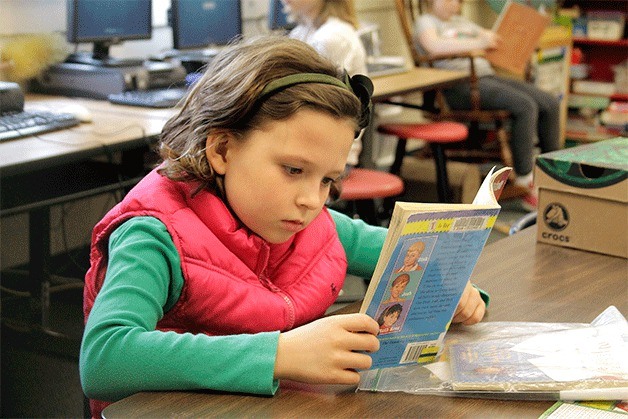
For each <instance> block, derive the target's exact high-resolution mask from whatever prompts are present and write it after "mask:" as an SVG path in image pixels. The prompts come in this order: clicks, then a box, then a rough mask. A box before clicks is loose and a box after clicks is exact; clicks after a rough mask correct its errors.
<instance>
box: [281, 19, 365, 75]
mask: <svg viewBox="0 0 628 419" xmlns="http://www.w3.org/2000/svg"><path fill="white" fill-rule="evenodd" d="M290 37H291V38H294V39H298V40H300V41H303V42H305V43H307V44H309V45H311V46H312V47H314V49H315V50H316V51H318V52H319V53H320V54H321V55H322V56H324V57H326V58H328V59H330V60H331V61H333V62H334V63H337V64H338V65H339V66H342V67H344V68H345V69H346V70H347V73H349V75H351V76H352V75H354V74H366V51H365V49H364V45H363V44H362V41H360V37H359V36H358V33H357V31H356V30H355V28H354V27H353V26H352V25H350V24H349V23H347V22H345V21H342V20H340V19H338V18H337V17H330V18H328V19H327V21H326V22H325V23H323V24H322V25H321V26H320V27H319V28H314V27H313V26H309V25H303V24H302V25H298V26H297V27H295V28H294V29H293V30H292V31H291V32H290Z"/></svg>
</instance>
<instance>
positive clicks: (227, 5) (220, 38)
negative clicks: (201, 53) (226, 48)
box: [170, 0, 242, 51]
mask: <svg viewBox="0 0 628 419" xmlns="http://www.w3.org/2000/svg"><path fill="white" fill-rule="evenodd" d="M170 18H171V22H170V23H171V26H172V36H173V38H172V41H173V42H172V43H173V46H174V48H175V49H176V50H179V51H182V50H194V49H197V50H198V49H205V48H211V47H213V46H220V45H226V44H228V43H229V41H231V40H233V39H234V38H236V37H238V36H240V35H241V34H242V13H241V7H240V1H239V0H172V3H171V9H170Z"/></svg>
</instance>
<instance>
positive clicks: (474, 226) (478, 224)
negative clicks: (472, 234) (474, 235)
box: [451, 217, 486, 231]
mask: <svg viewBox="0 0 628 419" xmlns="http://www.w3.org/2000/svg"><path fill="white" fill-rule="evenodd" d="M485 225H486V217H462V218H457V219H456V221H454V225H453V226H452V227H451V230H452V231H468V230H482V229H483V228H484V226H485Z"/></svg>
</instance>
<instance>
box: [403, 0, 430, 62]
mask: <svg viewBox="0 0 628 419" xmlns="http://www.w3.org/2000/svg"><path fill="white" fill-rule="evenodd" d="M395 7H396V9H397V16H398V18H399V23H400V24H401V32H402V33H403V36H404V38H405V39H406V44H407V45H408V47H409V48H410V53H411V55H412V60H414V65H416V66H421V65H425V64H428V65H430V62H429V60H427V59H426V57H424V56H423V55H421V53H420V52H419V51H418V50H417V49H416V48H415V45H414V24H415V21H416V18H417V16H418V15H419V14H421V12H422V6H421V2H420V1H416V0H395Z"/></svg>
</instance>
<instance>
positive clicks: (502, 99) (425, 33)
mask: <svg viewBox="0 0 628 419" xmlns="http://www.w3.org/2000/svg"><path fill="white" fill-rule="evenodd" d="M428 6H429V7H428V9H429V11H428V13H424V14H422V15H421V16H420V17H419V18H418V20H417V22H416V27H415V34H416V38H417V40H418V42H417V47H418V48H419V49H420V50H423V51H425V52H427V53H428V54H430V55H443V54H444V55H446V54H457V53H467V52H472V51H478V50H488V49H492V48H495V47H497V45H498V44H499V42H500V39H499V37H498V36H497V34H496V33H495V32H493V31H490V30H487V29H484V28H482V27H480V26H479V25H476V24H475V23H473V22H471V21H470V20H468V19H466V18H464V17H463V16H461V15H460V0H429V1H428ZM473 60H474V61H473V63H474V67H475V71H476V74H477V76H478V77H479V89H480V98H481V101H482V103H481V107H482V108H483V109H505V110H508V111H509V112H510V113H511V115H512V127H511V129H510V146H511V149H512V153H513V163H514V169H515V174H516V178H515V184H516V185H519V186H521V187H523V188H525V190H526V195H525V196H524V197H523V199H522V203H523V204H524V206H525V207H527V208H528V209H530V210H532V209H536V206H537V201H538V197H537V193H536V189H535V187H534V185H533V183H532V169H533V166H534V155H535V153H534V147H535V146H536V144H537V141H538V146H539V147H540V149H541V151H542V152H548V151H553V150H557V149H558V148H559V147H560V128H559V127H560V110H559V102H558V99H556V98H555V97H554V96H553V95H551V94H550V93H547V92H545V91H543V90H541V89H539V88H537V87H536V86H534V85H533V84H531V83H527V82H525V81H521V80H516V79H513V78H509V77H501V76H498V75H496V73H495V70H494V69H493V67H492V66H491V64H490V62H489V61H488V60H486V59H485V58H483V57H475V58H474V59H473ZM434 65H435V66H436V67H441V68H449V69H453V70H462V71H470V65H471V63H470V60H469V59H468V58H454V59H443V60H437V61H435V63H434ZM444 93H445V96H446V98H447V103H448V105H449V106H451V107H452V108H453V109H469V108H470V106H471V96H470V85H469V84H468V83H459V84H457V85H455V86H453V87H451V88H449V89H447V90H445V92H444Z"/></svg>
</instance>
